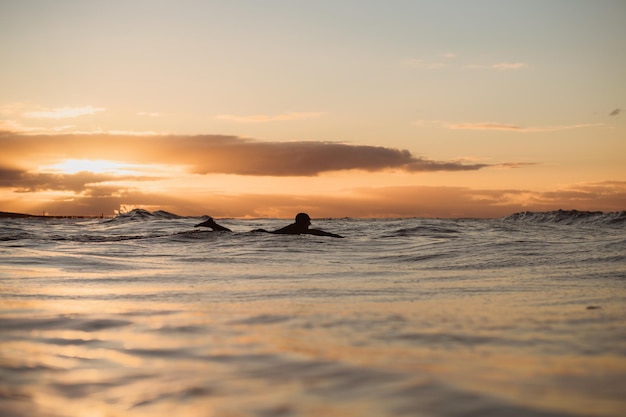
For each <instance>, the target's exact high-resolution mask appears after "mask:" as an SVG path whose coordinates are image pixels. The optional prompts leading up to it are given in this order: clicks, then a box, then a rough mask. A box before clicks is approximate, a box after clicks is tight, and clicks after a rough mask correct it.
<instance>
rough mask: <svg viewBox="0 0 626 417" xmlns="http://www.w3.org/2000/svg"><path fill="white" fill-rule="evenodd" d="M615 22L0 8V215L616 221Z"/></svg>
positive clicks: (621, 41) (543, 13) (195, 7)
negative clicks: (531, 216)
mask: <svg viewBox="0 0 626 417" xmlns="http://www.w3.org/2000/svg"><path fill="white" fill-rule="evenodd" d="M625 51H626V2H625V1H623V0H616V1H604V0H598V1H578V0H536V1H535V0H526V1H518V0H515V1H513V0H511V1H507V0H493V1H481V0H476V1H467V0H459V1H445V0H442V1H419V0H409V1H400V0H398V1H382V0H380V1H370V0H354V1H348V0H332V1H331V0H328V1H327V0H317V1H295V0H294V1H286V0H284V1H277V0H266V1H253V0H250V1H237V0H233V1H210V0H205V1H192V0H188V1H162V0H146V1H140V0H137V1H121V0H120V1H116V0H108V1H89V0H81V1H79V0H75V1H67V0H57V1H48V0H41V1H34V0H2V1H0V57H1V59H2V64H1V65H0V211H10V212H23V213H30V214H41V213H44V212H46V213H49V214H51V215H100V214H105V215H113V214H114V213H115V212H116V211H117V210H129V209H131V208H134V207H142V208H145V209H147V210H159V209H161V210H167V211H171V212H173V213H176V214H181V215H202V214H209V215H212V216H214V217H218V218H219V217H285V218H291V217H293V215H294V214H295V213H297V212H299V211H306V212H308V213H309V214H310V215H311V216H312V217H313V218H315V217H499V216H505V215H508V214H511V213H513V212H516V211H524V210H531V211H545V210H555V209H559V208H562V209H578V210H602V211H617V210H625V209H626V122H625V118H626V80H625V77H626V53H625Z"/></svg>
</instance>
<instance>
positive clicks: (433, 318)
mask: <svg viewBox="0 0 626 417" xmlns="http://www.w3.org/2000/svg"><path fill="white" fill-rule="evenodd" d="M309 214H311V215H312V217H313V224H312V227H314V228H317V229H323V230H326V231H329V232H333V233H338V234H340V235H342V236H344V237H345V239H333V238H328V237H321V236H310V235H272V234H266V233H251V232H250V231H251V230H253V229H257V228H264V229H267V230H272V229H277V228H279V227H281V226H284V225H286V224H288V223H291V220H284V219H282V220H280V219H218V222H219V223H220V224H222V225H223V226H226V227H228V228H230V229H232V230H233V233H228V232H214V231H211V230H209V229H201V228H194V225H196V224H197V223H199V222H200V221H202V218H199V217H185V216H177V215H175V214H172V213H167V212H162V211H158V212H148V211H145V210H134V211H132V212H130V213H126V214H124V215H120V216H117V217H115V218H112V219H54V218H5V219H0V225H1V228H0V415H2V416H7V417H26V416H28V417H32V416H37V417H39V416H41V417H136V416H151V417H155V416H156V417H161V416H166V417H172V416H202V417H209V416H220V417H221V416H226V417H239V416H242V417H243V416H255V417H257V416H258V417H303V416H325V417H333V416H341V417H357V416H358V417H369V416H371V417H379V416H429V417H433V416H434V417H438V416H441V417H456V416H472V417H473V416H481V417H484V416H487V417H488V416H530V417H537V416H541V417H548V416H549V417H561V416H563V417H564V416H611V417H613V416H614V417H618V416H623V415H626V213H625V212H615V213H596V212H593V213H590V212H577V211H554V212H545V213H517V214H514V215H511V216H508V217H504V218H500V219H424V218H415V219H316V218H315V216H314V213H309Z"/></svg>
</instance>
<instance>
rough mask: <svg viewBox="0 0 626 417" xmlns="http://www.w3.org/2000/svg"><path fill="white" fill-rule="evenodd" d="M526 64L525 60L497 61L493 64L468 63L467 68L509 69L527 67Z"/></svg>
mask: <svg viewBox="0 0 626 417" xmlns="http://www.w3.org/2000/svg"><path fill="white" fill-rule="evenodd" d="M528 66H529V65H528V64H527V63H525V62H498V63H495V64H486V65H484V64H482V65H481V64H470V65H468V66H467V68H470V69H490V70H498V71H511V70H519V69H523V68H528Z"/></svg>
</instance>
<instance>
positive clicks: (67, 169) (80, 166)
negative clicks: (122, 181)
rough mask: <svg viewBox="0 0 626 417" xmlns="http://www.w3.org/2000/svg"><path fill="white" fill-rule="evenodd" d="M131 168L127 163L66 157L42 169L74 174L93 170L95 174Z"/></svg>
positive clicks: (126, 170) (116, 172)
mask: <svg viewBox="0 0 626 417" xmlns="http://www.w3.org/2000/svg"><path fill="white" fill-rule="evenodd" d="M130 169H132V166H131V165H129V164H122V163H119V162H113V161H105V160H92V159H66V160H65V161H63V162H61V163H58V164H55V165H50V166H47V167H45V168H43V169H42V170H44V171H54V172H61V173H63V174H76V173H78V172H93V173H95V174H121V173H124V172H128V171H129V170H130Z"/></svg>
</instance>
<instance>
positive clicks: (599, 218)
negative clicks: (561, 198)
mask: <svg viewBox="0 0 626 417" xmlns="http://www.w3.org/2000/svg"><path fill="white" fill-rule="evenodd" d="M503 220H505V221H515V222H525V223H559V224H626V211H623V210H622V211H615V212H608V213H606V212H602V211H578V210H554V211H545V212H533V211H523V212H518V213H514V214H511V215H510V216H507V217H504V218H503Z"/></svg>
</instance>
